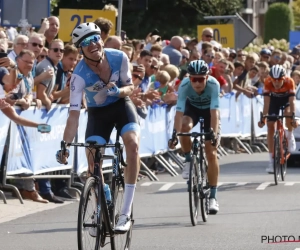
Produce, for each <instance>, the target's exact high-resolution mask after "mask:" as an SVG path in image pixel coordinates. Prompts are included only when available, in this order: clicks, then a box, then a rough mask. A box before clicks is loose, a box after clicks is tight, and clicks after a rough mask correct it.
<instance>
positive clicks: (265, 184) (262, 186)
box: [256, 182, 271, 190]
mask: <svg viewBox="0 0 300 250" xmlns="http://www.w3.org/2000/svg"><path fill="white" fill-rule="evenodd" d="M270 184H271V182H264V183H262V184H260V185H259V186H258V187H257V188H256V190H265V189H266V187H267V186H269V185H270Z"/></svg>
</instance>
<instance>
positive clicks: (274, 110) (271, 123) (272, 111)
mask: <svg viewBox="0 0 300 250" xmlns="http://www.w3.org/2000/svg"><path fill="white" fill-rule="evenodd" d="M279 110H280V98H278V97H277V98H276V97H274V96H272V97H271V99H270V106H269V111H268V114H269V115H278V114H279ZM276 120H277V119H276V118H269V119H268V120H267V127H268V134H267V142H268V149H269V164H268V167H267V168H266V172H268V173H273V171H274V170H273V161H274V159H273V151H274V133H275V122H276Z"/></svg>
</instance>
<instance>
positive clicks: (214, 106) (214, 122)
mask: <svg viewBox="0 0 300 250" xmlns="http://www.w3.org/2000/svg"><path fill="white" fill-rule="evenodd" d="M212 87H213V88H212V93H211V101H210V126H211V127H212V129H213V130H214V133H215V134H217V133H218V132H219V131H218V130H219V119H220V117H219V107H220V95H219V93H220V85H219V83H218V82H217V80H216V82H215V84H214V85H212Z"/></svg>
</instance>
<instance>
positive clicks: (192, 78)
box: [190, 76, 206, 82]
mask: <svg viewBox="0 0 300 250" xmlns="http://www.w3.org/2000/svg"><path fill="white" fill-rule="evenodd" d="M205 79H206V77H195V76H190V80H191V81H192V82H204V81H205Z"/></svg>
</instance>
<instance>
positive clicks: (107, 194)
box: [103, 183, 111, 203]
mask: <svg viewBox="0 0 300 250" xmlns="http://www.w3.org/2000/svg"><path fill="white" fill-rule="evenodd" d="M103 190H104V195H105V199H106V203H110V202H111V193H110V188H109V185H107V184H106V183H104V187H103Z"/></svg>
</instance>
